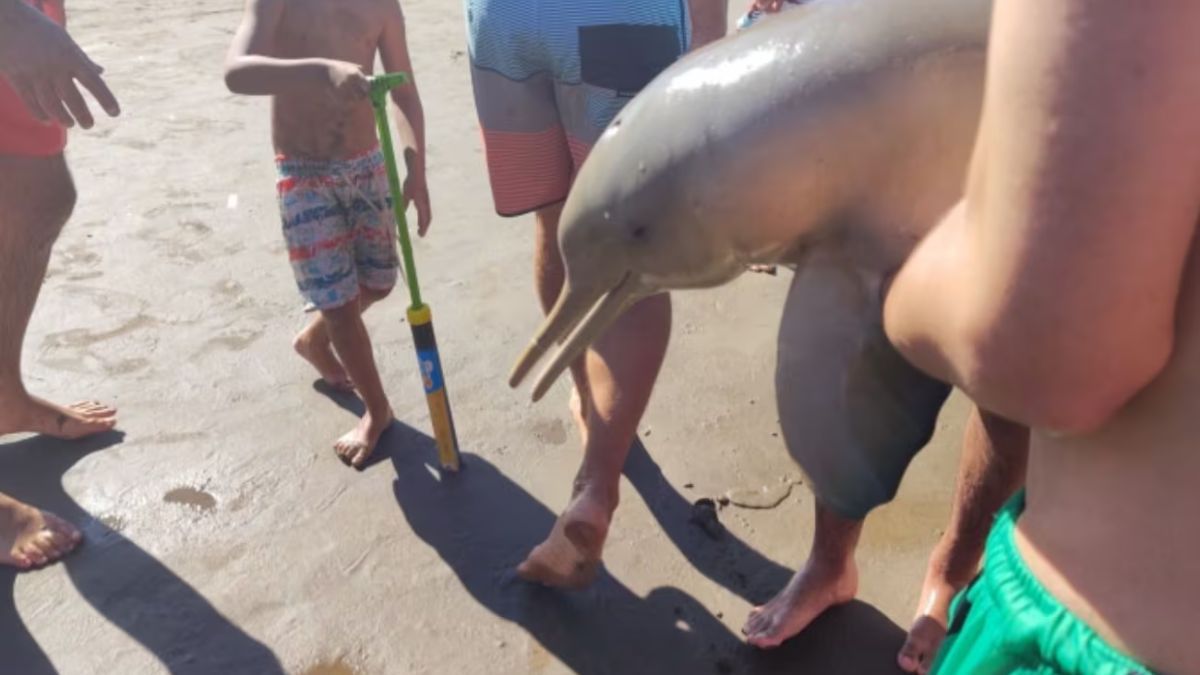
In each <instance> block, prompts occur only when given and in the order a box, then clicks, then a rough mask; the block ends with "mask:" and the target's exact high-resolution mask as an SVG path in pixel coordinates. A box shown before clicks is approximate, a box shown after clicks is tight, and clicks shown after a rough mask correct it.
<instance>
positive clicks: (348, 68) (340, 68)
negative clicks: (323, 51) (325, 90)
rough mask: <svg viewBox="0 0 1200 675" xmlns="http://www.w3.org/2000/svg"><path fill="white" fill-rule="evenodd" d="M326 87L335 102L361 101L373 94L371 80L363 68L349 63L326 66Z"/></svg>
mask: <svg viewBox="0 0 1200 675" xmlns="http://www.w3.org/2000/svg"><path fill="white" fill-rule="evenodd" d="M325 77H326V82H325V83H326V85H327V86H328V87H329V94H330V96H331V97H332V98H333V100H335V101H338V102H347V103H351V102H355V101H361V100H363V99H364V98H366V97H367V96H370V94H371V80H370V79H369V78H367V75H366V73H364V72H363V70H362V67H361V66H359V65H358V64H355V63H350V62H348V61H330V62H329V63H328V64H326V66H325Z"/></svg>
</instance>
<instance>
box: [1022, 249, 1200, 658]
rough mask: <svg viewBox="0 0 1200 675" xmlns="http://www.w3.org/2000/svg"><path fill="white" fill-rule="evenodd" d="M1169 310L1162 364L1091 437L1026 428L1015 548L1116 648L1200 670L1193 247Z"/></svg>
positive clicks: (1198, 354) (1199, 281)
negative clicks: (1169, 343) (1029, 435)
mask: <svg viewBox="0 0 1200 675" xmlns="http://www.w3.org/2000/svg"><path fill="white" fill-rule="evenodd" d="M1130 236H1137V234H1136V229H1131V234H1130ZM1177 307H1178V313H1177V317H1176V341H1175V347H1174V352H1173V354H1172V356H1171V359H1170V361H1169V363H1168V364H1167V366H1166V368H1165V369H1164V371H1163V372H1162V373H1161V374H1160V375H1159V376H1158V378H1156V379H1155V380H1154V381H1153V382H1152V383H1151V384H1150V385H1149V386H1148V387H1147V388H1146V389H1145V390H1143V391H1142V392H1141V393H1139V394H1138V395H1137V396H1136V397H1135V398H1134V399H1133V400H1132V401H1131V402H1130V403H1129V404H1128V405H1127V406H1126V407H1125V408H1124V409H1123V410H1122V411H1121V412H1119V413H1118V414H1117V416H1116V417H1115V418H1114V419H1113V420H1112V421H1111V422H1110V423H1108V424H1107V425H1106V426H1105V427H1104V428H1103V429H1102V430H1101V431H1100V432H1098V433H1095V434H1091V435H1088V436H1086V437H1077V438H1050V437H1048V436H1045V435H1042V434H1036V433H1035V434H1034V435H1033V439H1032V442H1031V443H1032V447H1031V454H1030V461H1029V472H1028V488H1027V490H1028V501H1027V510H1026V512H1025V513H1024V514H1023V515H1022V518H1021V520H1020V522H1019V523H1018V535H1017V543H1018V546H1019V548H1020V549H1021V552H1022V555H1023V557H1024V558H1025V560H1026V561H1027V562H1028V563H1029V566H1030V567H1031V568H1032V569H1033V571H1034V573H1035V575H1036V576H1037V577H1038V578H1039V579H1040V580H1041V581H1042V582H1043V584H1045V585H1046V586H1047V588H1048V589H1049V590H1050V591H1051V593H1053V594H1054V595H1055V596H1056V597H1058V598H1059V599H1060V600H1062V601H1063V603H1064V604H1065V605H1066V606H1067V607H1068V608H1069V609H1071V610H1072V611H1073V612H1074V613H1076V614H1077V615H1078V616H1079V617H1080V618H1082V619H1084V620H1085V621H1087V622H1088V623H1089V624H1090V625H1091V626H1092V627H1093V628H1095V629H1097V631H1098V632H1099V633H1100V634H1101V636H1102V637H1104V638H1106V639H1108V640H1109V641H1110V642H1111V643H1112V644H1114V646H1117V647H1119V648H1122V649H1125V650H1126V651H1128V652H1130V653H1131V654H1132V655H1133V656H1135V657H1138V658H1140V659H1145V660H1146V661H1147V662H1148V665H1150V666H1151V667H1156V668H1159V669H1161V670H1163V671H1164V672H1170V673H1200V639H1197V637H1198V636H1200V252H1198V250H1197V248H1195V247H1194V248H1193V250H1192V253H1191V258H1190V260H1189V262H1188V267H1187V270H1186V272H1185V274H1184V279H1183V285H1182V289H1181V294H1180V297H1179V300H1178V304H1177ZM1119 357H1120V355H1117V354H1114V355H1113V358H1114V359H1115V358H1119Z"/></svg>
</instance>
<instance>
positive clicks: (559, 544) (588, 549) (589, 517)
mask: <svg viewBox="0 0 1200 675" xmlns="http://www.w3.org/2000/svg"><path fill="white" fill-rule="evenodd" d="M616 501H617V500H616V499H615V498H613V497H608V496H606V495H605V494H604V491H603V490H599V489H589V488H587V487H583V488H580V489H577V490H576V494H575V496H574V497H573V498H572V499H571V503H570V504H568V505H567V509H566V511H564V512H563V514H562V515H561V516H559V518H558V520H557V521H556V522H555V523H554V529H553V530H551V531H550V536H549V537H547V538H546V541H544V542H542V543H541V544H539V545H538V546H537V547H536V548H534V549H533V550H532V551H530V553H529V556H528V557H526V558H525V561H524V562H522V563H521V564H520V565H519V566H518V567H517V575H518V576H520V577H521V578H522V579H524V580H526V581H531V582H534V583H539V584H543V585H545V586H551V587H553V588H564V589H568V590H579V589H582V588H586V587H587V586H589V585H591V583H592V582H593V581H595V579H596V572H597V570H598V569H599V568H600V557H601V554H602V553H603V552H604V540H605V538H607V536H608V525H609V523H610V522H611V520H612V514H613V511H614V510H616V506H617V503H616Z"/></svg>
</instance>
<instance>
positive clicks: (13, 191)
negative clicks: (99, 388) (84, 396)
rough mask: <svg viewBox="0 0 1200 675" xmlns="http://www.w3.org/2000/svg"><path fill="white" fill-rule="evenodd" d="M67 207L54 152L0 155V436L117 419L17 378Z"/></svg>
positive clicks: (85, 432)
mask: <svg viewBox="0 0 1200 675" xmlns="http://www.w3.org/2000/svg"><path fill="white" fill-rule="evenodd" d="M74 206H75V186H74V184H73V183H72V182H71V174H70V172H69V171H68V170H67V164H66V162H65V161H64V159H63V157H62V155H56V156H54V157H44V158H41V157H39V158H26V157H0V435H3V434H10V433H17V432H35V433H40V434H46V435H48V436H54V437H57V438H67V439H72V438H81V437H83V436H89V435H91V434H95V433H99V432H102V431H107V430H109V429H112V428H113V426H114V425H115V424H116V421H117V418H116V414H117V412H116V410H114V409H112V408H110V407H108V406H105V405H101V404H99V403H95V402H91V401H88V402H80V403H75V404H72V405H68V406H64V405H59V404H56V403H51V402H49V401H45V400H43V399H40V398H37V397H35V396H31V395H30V394H29V392H28V391H26V390H25V384H24V382H23V380H22V379H21V346H22V343H23V342H24V340H25V330H26V328H28V326H29V317H30V316H31V315H32V314H33V306H34V304H35V303H36V302H37V297H38V292H39V291H40V290H41V287H42V281H43V279H44V278H45V276H46V266H47V265H48V264H49V262H50V249H51V247H52V246H53V245H54V241H55V240H56V239H57V238H58V234H59V232H60V231H61V230H62V227H63V225H64V224H65V223H66V222H67V218H68V217H70V215H71V211H72V209H73V208H74ZM0 536H2V535H0Z"/></svg>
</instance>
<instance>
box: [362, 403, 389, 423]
mask: <svg viewBox="0 0 1200 675" xmlns="http://www.w3.org/2000/svg"><path fill="white" fill-rule="evenodd" d="M363 419H366V420H369V421H370V423H371V425H373V426H378V425H383V426H386V425H388V424H391V422H392V407H391V406H390V405H389V404H388V403H387V401H384V403H383V405H375V406H369V407H368V408H367V412H366V413H365V414H364V415H363Z"/></svg>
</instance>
